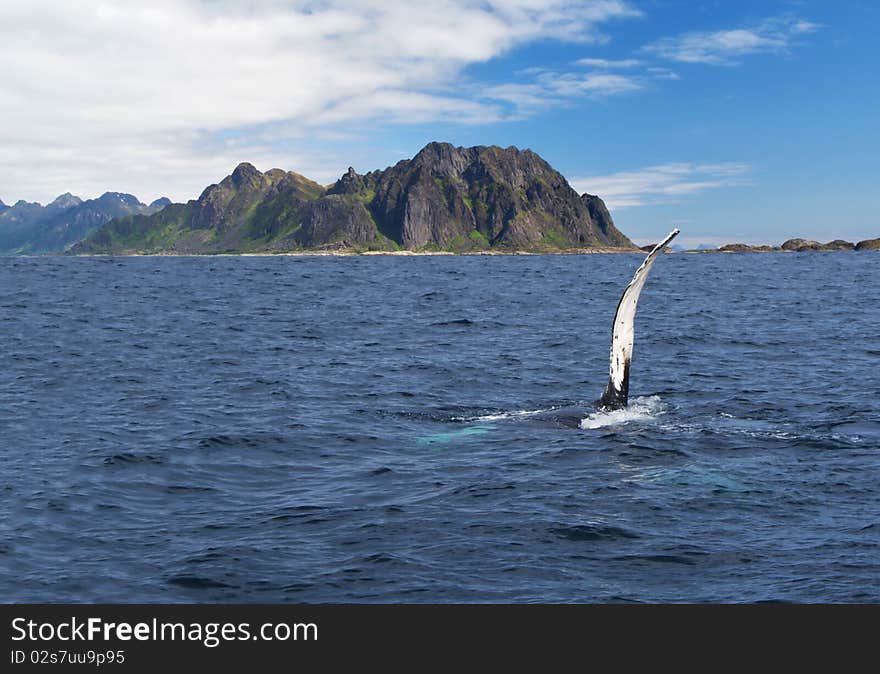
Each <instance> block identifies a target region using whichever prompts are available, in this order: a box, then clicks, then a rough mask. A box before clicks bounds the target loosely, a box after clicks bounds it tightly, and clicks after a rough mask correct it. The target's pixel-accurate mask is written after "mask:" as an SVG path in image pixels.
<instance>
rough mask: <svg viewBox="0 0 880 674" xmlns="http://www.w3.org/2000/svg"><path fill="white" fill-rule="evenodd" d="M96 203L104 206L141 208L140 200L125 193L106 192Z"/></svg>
mask: <svg viewBox="0 0 880 674" xmlns="http://www.w3.org/2000/svg"><path fill="white" fill-rule="evenodd" d="M95 201H97V202H100V203H102V204H125V205H126V206H140V205H142V204H141V202H140V200H139V199H138V198H137V197H136V196H134V195H132V194H126V193H124V192H104V194H102V195H101V196H100V197H98V198H97V199H96V200H95Z"/></svg>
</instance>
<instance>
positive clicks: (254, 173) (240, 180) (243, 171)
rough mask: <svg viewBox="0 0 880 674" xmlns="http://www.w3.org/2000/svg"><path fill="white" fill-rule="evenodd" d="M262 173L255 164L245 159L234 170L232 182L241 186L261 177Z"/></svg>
mask: <svg viewBox="0 0 880 674" xmlns="http://www.w3.org/2000/svg"><path fill="white" fill-rule="evenodd" d="M261 175H263V174H262V173H260V172H259V171H258V170H257V169H256V167H255V166H254V165H253V164H251V163H249V162H246V161H243V162H241V163H240V164H239V165H238V166H236V167H235V170H234V171H233V172H232V182H233V183H234V184H235V185H236V186H241V185H243V184H244V183H246V182H250V181H252V180H254V179H256V178H259V177H260V176H261Z"/></svg>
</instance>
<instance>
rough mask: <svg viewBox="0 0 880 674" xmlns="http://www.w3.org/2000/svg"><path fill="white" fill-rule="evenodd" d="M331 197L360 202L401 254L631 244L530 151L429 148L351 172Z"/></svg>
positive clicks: (595, 203) (595, 202) (601, 207)
mask: <svg viewBox="0 0 880 674" xmlns="http://www.w3.org/2000/svg"><path fill="white" fill-rule="evenodd" d="M330 192H331V193H336V194H353V195H358V196H360V197H361V198H362V200H363V201H364V202H366V203H367V205H368V207H369V210H370V212H371V213H372V215H373V218H374V220H375V221H376V224H377V226H378V228H379V230H380V232H381V233H382V234H383V235H384V236H385V237H387V238H388V239H390V240H392V241H395V242H396V243H398V244H399V245H400V246H402V247H403V248H407V249H420V248H425V247H428V246H436V247H439V248H462V247H465V248H473V247H493V248H507V249H538V248H541V247H551V248H578V247H581V248H583V247H590V246H598V247H606V246H632V243H631V242H630V241H629V239H627V238H626V237H625V236H624V235H623V234H621V233H620V232H619V231H618V230H617V229H616V228H615V227H614V223H613V221H612V220H611V216H610V214H609V213H608V210H607V209H606V208H605V204H604V203H603V202H602V200H601V199H599V198H598V197H595V196H591V195H583V197H581V196H579V195H578V194H577V192H575V191H574V189H572V187H571V186H570V185H569V184H568V182H566V180H565V178H563V177H562V175H560V174H559V173H558V172H557V171H555V170H554V169H553V168H552V167H551V166H550V165H549V164H548V163H547V162H545V161H544V160H543V159H541V157H539V156H538V155H537V154H535V153H534V152H532V151H531V150H522V151H521V150H518V149H516V148H513V147H510V148H506V149H502V148H499V147H470V148H461V147H453V146H452V145H450V144H448V143H430V144H429V145H427V146H426V147H425V148H424V149H422V150H421V152H419V153H418V154H417V155H416V156H415V157H413V158H412V159H409V160H404V161H401V162H399V163H398V164H396V165H395V166H393V167H390V168H387V169H385V170H383V171H373V172H371V173H368V174H366V175H365V176H358V175H357V174H355V173H354V172H353V171H349V173H348V174H346V176H344V177H343V178H342V179H340V180H339V181H338V182H337V183H336V185H334V186H333V187H332V188H331V189H330Z"/></svg>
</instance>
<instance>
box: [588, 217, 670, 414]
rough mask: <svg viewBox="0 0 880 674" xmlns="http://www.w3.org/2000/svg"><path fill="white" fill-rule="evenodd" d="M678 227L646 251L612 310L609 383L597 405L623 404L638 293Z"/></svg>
mask: <svg viewBox="0 0 880 674" xmlns="http://www.w3.org/2000/svg"><path fill="white" fill-rule="evenodd" d="M678 232H679V230H678V229H674V230H672V232H671V233H670V234H669V236H667V237H666V238H665V239H663V241H661V242H660V243H658V244H657V245H656V246H654V248H653V250H652V251H651V252H650V253H648V256H647V257H646V258H645V261H644V262H642V264H641V266H640V267H639V268H638V269H637V270H636V273H635V276H633V279H632V281H630V282H629V285H628V286H627V287H626V289H625V290H624V291H623V295H622V296H621V298H620V302H618V304H617V311H616V312H615V314H614V323H613V324H612V326H611V358H610V364H609V375H608V385H607V386H606V387H605V392H604V393H603V394H602V397H601V398H600V399H599V403H598V404H599V407H600V408H602V409H607V410H617V409H620V408H622V407H626V403H627V400H628V397H629V367H630V362H631V361H632V353H633V339H634V336H635V333H634V328H635V319H636V308H637V306H638V303H639V295H640V294H641V292H642V288H644V287H645V281H646V280H647V279H648V272H650V271H651V267H652V266H653V264H654V260H655V259H656V258H657V255H658V253H659V252H660V251H661V250H663V247H664V246H665V245H666V244H668V243H669V242H670V241H672V239H674V238H675V237H676V236H677V235H678Z"/></svg>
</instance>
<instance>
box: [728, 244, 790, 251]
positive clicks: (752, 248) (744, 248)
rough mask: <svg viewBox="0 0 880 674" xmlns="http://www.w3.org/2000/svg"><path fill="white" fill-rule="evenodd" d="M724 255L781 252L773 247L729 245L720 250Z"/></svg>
mask: <svg viewBox="0 0 880 674" xmlns="http://www.w3.org/2000/svg"><path fill="white" fill-rule="evenodd" d="M718 250H719V251H721V252H722V253H766V252H769V251H773V250H779V249H778V248H774V247H773V246H749V245H748V244H745V243H728V244H725V245H723V246H721V247H720V248H718Z"/></svg>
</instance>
